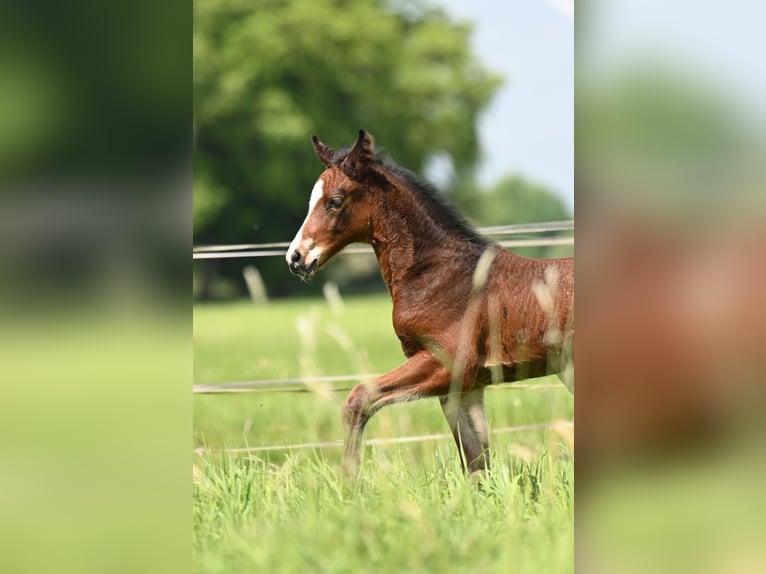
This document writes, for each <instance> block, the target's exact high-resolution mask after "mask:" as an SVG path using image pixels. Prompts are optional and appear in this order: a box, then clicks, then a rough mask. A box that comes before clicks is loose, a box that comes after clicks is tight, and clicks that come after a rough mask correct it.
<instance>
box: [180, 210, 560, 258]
mask: <svg viewBox="0 0 766 574" xmlns="http://www.w3.org/2000/svg"><path fill="white" fill-rule="evenodd" d="M573 230H574V221H571V220H569V221H549V222H543V223H524V224H517V225H496V226H492V227H480V228H479V229H478V231H479V233H481V234H482V235H485V236H487V237H495V238H500V237H506V236H509V235H521V234H534V233H553V232H561V231H573ZM497 243H498V244H499V245H501V246H503V247H549V246H555V245H574V237H572V236H568V237H537V238H530V239H498V240H497ZM289 245H290V242H288V241H280V242H276V243H237V244H231V245H199V246H196V247H194V248H193V249H192V258H193V259H233V258H250V257H277V256H284V254H285V252H286V250H287V248H288V247H289ZM372 252H373V251H372V248H371V247H370V246H368V245H350V246H349V247H347V248H346V249H344V250H343V253H346V254H359V253H372Z"/></svg>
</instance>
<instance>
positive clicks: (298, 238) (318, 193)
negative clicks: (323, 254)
mask: <svg viewBox="0 0 766 574" xmlns="http://www.w3.org/2000/svg"><path fill="white" fill-rule="evenodd" d="M323 191H324V181H323V180H322V178H321V177H320V178H319V179H318V180H317V182H316V183H315V184H314V187H313V189H312V190H311V197H310V198H309V211H308V214H306V219H304V220H303V224H302V225H301V228H300V229H299V230H298V233H297V234H296V235H295V238H294V239H293V241H292V243H290V247H288V248H287V255H285V259H286V260H287V262H288V263H290V260H291V256H292V254H293V252H294V251H295V250H296V249H298V248H299V247H300V246H301V244H302V243H303V228H304V227H306V222H307V221H308V219H309V217H311V212H312V211H314V208H315V207H316V206H317V204H318V203H319V200H321V199H322V194H323ZM319 255H320V251H319V250H318V249H317V248H316V247H315V246H313V247H312V248H311V250H310V251H309V252H308V253H307V254H306V263H307V264H309V265H310V264H311V262H312V261H313V260H314V259H316V258H317V257H319ZM312 256H313V257H312Z"/></svg>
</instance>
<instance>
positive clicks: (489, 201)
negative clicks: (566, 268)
mask: <svg viewBox="0 0 766 574" xmlns="http://www.w3.org/2000/svg"><path fill="white" fill-rule="evenodd" d="M452 200H453V201H454V202H455V203H456V204H457V205H458V207H459V208H460V210H461V211H462V212H463V213H465V214H466V215H467V216H468V218H469V219H470V220H471V222H472V223H473V224H474V225H476V226H494V225H512V224H515V223H536V222H543V221H563V220H567V219H571V218H572V214H571V213H570V212H569V210H568V209H567V207H566V205H564V201H563V200H562V199H561V197H559V196H558V195H556V194H555V193H553V192H552V191H551V190H550V189H548V188H547V187H545V186H543V185H540V184H537V183H534V182H531V181H528V180H526V179H524V178H523V177H521V176H519V175H514V174H510V175H507V176H505V177H504V178H502V179H501V180H500V181H499V182H497V183H496V184H494V185H493V186H491V187H490V188H489V189H480V188H479V187H478V185H477V184H476V183H474V182H472V181H470V180H466V181H463V182H462V183H460V184H459V185H457V186H456V188H455V190H454V192H453V194H452ZM542 236H543V234H536V237H542ZM514 251H515V252H517V253H519V254H521V255H526V256H527V257H568V256H571V255H572V254H573V253H572V251H573V250H572V248H571V246H564V247H525V248H518V249H514Z"/></svg>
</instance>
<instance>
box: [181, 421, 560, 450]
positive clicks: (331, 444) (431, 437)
mask: <svg viewBox="0 0 766 574" xmlns="http://www.w3.org/2000/svg"><path fill="white" fill-rule="evenodd" d="M573 426H574V421H558V422H549V423H535V424H528V425H518V426H511V427H502V428H498V429H492V430H490V433H491V434H506V433H515V432H524V431H533V430H543V429H548V428H554V427H566V428H571V427H573ZM451 438H452V435H451V434H447V433H436V434H425V435H418V436H405V437H399V438H371V439H367V440H365V441H364V444H365V445H366V446H385V445H390V444H404V443H411V442H425V441H435V440H442V439H451ZM342 446H343V441H342V440H334V441H326V442H304V443H297V444H284V445H268V446H248V447H241V448H226V449H217V450H213V449H208V448H205V447H203V446H200V447H197V448H195V449H194V452H195V453H196V454H205V453H220V452H225V453H230V454H242V453H248V454H252V453H256V452H268V451H275V450H304V449H322V448H341V447H342Z"/></svg>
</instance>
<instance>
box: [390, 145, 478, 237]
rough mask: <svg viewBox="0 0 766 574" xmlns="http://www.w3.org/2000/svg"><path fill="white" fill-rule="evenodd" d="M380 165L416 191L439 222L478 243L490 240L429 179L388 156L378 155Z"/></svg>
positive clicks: (417, 195) (422, 202)
mask: <svg viewBox="0 0 766 574" xmlns="http://www.w3.org/2000/svg"><path fill="white" fill-rule="evenodd" d="M376 163H378V165H379V166H380V167H381V168H383V170H384V171H385V172H388V173H393V175H394V176H395V177H397V178H399V179H401V180H402V181H404V182H405V183H406V184H407V186H408V187H409V188H410V189H412V190H413V191H414V192H415V198H416V199H417V200H418V201H419V202H420V203H421V204H422V205H423V206H424V207H425V208H426V210H427V211H428V213H429V215H430V216H431V217H433V219H434V220H435V221H436V222H437V223H438V224H439V225H442V226H444V227H446V228H448V229H451V230H453V231H456V232H457V233H458V234H459V235H460V236H462V237H463V238H464V239H466V240H468V241H470V242H471V243H476V244H478V245H486V244H487V243H489V240H488V239H487V238H485V237H484V236H482V235H480V234H479V232H478V231H476V230H475V229H474V228H473V227H472V226H471V224H470V223H468V221H467V220H466V219H465V218H464V217H463V215H462V214H461V213H460V212H459V211H457V209H455V207H454V206H453V205H452V204H450V203H449V202H448V201H447V200H446V198H445V197H444V195H443V194H442V193H441V192H440V191H439V190H438V189H437V188H436V187H435V186H434V185H433V184H432V183H431V182H429V181H428V180H426V179H425V178H423V177H421V176H419V175H418V174H416V173H414V172H412V171H410V170H409V169H407V168H404V167H402V166H400V165H398V164H397V163H396V162H394V161H393V160H392V159H390V158H388V157H381V156H378V161H377V162H376Z"/></svg>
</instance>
